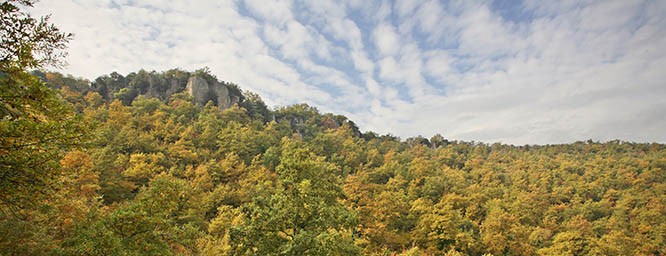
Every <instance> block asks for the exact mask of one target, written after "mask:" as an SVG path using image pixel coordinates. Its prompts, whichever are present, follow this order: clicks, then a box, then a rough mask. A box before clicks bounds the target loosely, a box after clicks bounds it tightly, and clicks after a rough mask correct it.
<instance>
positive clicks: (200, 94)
mask: <svg viewBox="0 0 666 256" xmlns="http://www.w3.org/2000/svg"><path fill="white" fill-rule="evenodd" d="M185 91H186V92H187V93H189V94H190V95H192V97H193V98H194V101H195V102H196V103H197V104H199V105H206V103H208V101H213V103H214V104H215V105H217V106H218V107H220V108H222V109H225V108H228V107H230V106H231V105H233V104H234V103H238V99H239V97H231V95H230V94H229V89H228V88H227V86H225V85H224V84H222V83H220V82H217V81H215V82H212V83H209V81H206V79H204V78H203V77H200V76H196V75H195V76H190V78H189V79H188V81H187V85H186V86H185Z"/></svg>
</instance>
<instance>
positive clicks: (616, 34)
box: [33, 0, 666, 144]
mask: <svg viewBox="0 0 666 256" xmlns="http://www.w3.org/2000/svg"><path fill="white" fill-rule="evenodd" d="M48 13H52V14H53V16H52V21H53V22H54V23H56V24H57V25H58V26H59V27H60V28H61V29H63V30H64V31H67V32H73V33H75V34H76V36H75V39H74V40H73V41H72V43H71V44H70V48H69V53H70V54H69V56H68V57H67V61H68V63H69V65H68V66H66V67H65V68H64V70H61V72H65V73H70V74H72V75H75V76H81V77H85V78H89V79H92V78H95V77H97V76H99V75H102V74H108V73H110V72H112V71H117V72H119V73H123V74H126V73H129V72H132V71H137V70H139V69H141V68H143V69H146V70H157V71H161V70H167V69H171V68H182V69H186V70H195V69H198V68H201V67H204V66H208V67H210V69H211V70H212V72H213V73H214V74H215V75H217V76H218V78H220V79H222V80H225V81H231V82H235V83H237V84H239V85H240V86H241V88H242V89H244V90H250V91H254V92H256V93H258V94H259V95H261V96H262V98H263V99H264V100H265V101H266V102H267V104H269V105H270V106H282V105H287V104H294V103H301V102H305V103H308V104H310V105H313V106H315V107H317V108H319V109H320V110H321V111H324V112H333V113H337V114H343V115H346V116H347V117H349V118H350V119H352V120H354V121H355V122H356V123H357V124H358V125H359V127H360V128H361V130H363V131H368V130H372V131H375V132H378V133H381V134H384V133H391V134H394V135H397V136H400V137H402V138H406V137H411V136H416V135H423V136H425V137H430V136H432V135H434V134H436V133H440V134H442V135H443V136H444V137H447V138H450V139H458V140H474V141H482V142H488V143H493V142H503V143H511V144H545V143H568V142H573V141H577V140H587V139H593V140H601V141H606V140H612V139H621V140H629V141H639V142H666V132H665V131H666V118H664V116H666V1H630V0H617V1H611V0H607V1H535V0H525V1H509V0H502V1H366V0H350V1H326V0H317V1H301V0H278V1H265V0H230V1H166V0H150V1H129V0H123V1H108V0H107V1H80V0H42V1H40V2H39V3H37V4H36V8H35V9H34V10H33V14H34V15H45V14H48Z"/></svg>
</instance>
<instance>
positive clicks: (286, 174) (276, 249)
mask: <svg viewBox="0 0 666 256" xmlns="http://www.w3.org/2000/svg"><path fill="white" fill-rule="evenodd" d="M335 172H336V170H335V166H333V165H331V164H329V163H326V162H325V161H324V158H322V157H319V156H316V155H314V154H313V153H311V152H310V151H309V150H308V149H307V148H305V147H303V145H302V143H300V142H296V141H291V140H287V139H285V140H283V142H282V154H281V157H280V164H279V165H278V166H277V168H276V173H277V175H278V180H279V186H278V190H277V192H275V193H271V194H265V195H258V196H255V197H254V198H253V200H252V202H250V203H249V204H247V205H244V206H243V207H242V211H243V212H244V214H245V216H246V220H245V223H246V224H245V225H244V226H241V227H238V229H237V230H238V231H239V233H238V234H239V236H240V241H239V245H238V248H237V250H238V251H236V253H249V254H259V255H353V254H358V253H359V250H358V248H357V247H356V246H355V245H354V244H353V241H352V237H351V229H352V228H353V227H354V226H355V222H356V217H355V214H354V213H353V212H351V211H350V210H349V209H347V208H345V207H344V206H343V205H342V204H341V203H340V201H339V200H340V199H342V197H343V194H342V189H341V187H340V182H339V180H338V178H337V177H336V176H335V175H333V174H334V173H335ZM232 239H234V237H233V236H232Z"/></svg>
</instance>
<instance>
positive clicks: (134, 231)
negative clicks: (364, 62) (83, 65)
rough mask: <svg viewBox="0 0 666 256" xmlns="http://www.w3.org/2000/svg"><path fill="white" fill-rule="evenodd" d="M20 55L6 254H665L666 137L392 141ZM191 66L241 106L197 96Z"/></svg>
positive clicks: (4, 108) (7, 166)
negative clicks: (208, 87) (522, 142)
mask: <svg viewBox="0 0 666 256" xmlns="http://www.w3.org/2000/svg"><path fill="white" fill-rule="evenodd" d="M15 2H20V3H24V2H25V3H30V1H10V2H6V3H4V4H3V6H2V7H3V12H5V11H7V12H18V9H12V8H10V7H12V6H14V5H13V4H14V3H15ZM3 14H4V13H3ZM3 22H5V17H4V16H3ZM17 22H18V21H17ZM49 33H51V35H54V36H60V37H61V38H60V40H58V38H52V39H54V40H56V41H58V42H61V41H62V39H66V38H67V37H66V35H65V34H61V33H60V32H59V31H57V30H55V31H54V30H51V32H48V33H47V34H46V35H49ZM26 44H27V45H30V44H29V43H26ZM56 46H57V45H56ZM3 47H4V46H3ZM17 49H23V50H18V51H17V54H16V55H13V56H12V55H8V57H7V58H4V57H3V60H2V61H3V63H2V70H1V71H0V82H1V86H2V90H1V92H0V99H2V102H1V103H2V105H0V114H1V115H2V116H1V119H0V143H1V144H0V188H1V189H0V232H1V233H2V235H0V254H2V255H50V254H56V255H359V254H363V255H483V254H486V255H664V254H666V249H664V248H666V196H665V195H666V146H665V145H663V144H656V143H652V144H648V143H632V142H624V141H610V142H605V143H599V142H593V141H587V142H576V143H572V144H564V145H532V146H513V145H503V144H492V145H489V144H484V143H474V142H461V141H450V140H447V139H446V138H445V137H444V136H441V135H436V136H433V137H432V138H430V139H428V138H423V137H416V138H408V139H406V140H404V141H403V140H400V139H398V138H396V137H393V136H390V135H381V136H380V135H377V134H375V133H373V132H365V133H361V132H360V131H359V129H358V127H356V125H355V124H354V123H353V122H352V121H351V120H348V119H347V118H345V117H344V116H340V115H334V114H330V113H320V112H319V111H318V110H317V109H316V108H314V107H312V106H308V105H306V104H298V105H292V106H285V107H280V108H277V109H273V110H271V109H268V108H267V107H266V105H265V104H264V103H263V101H262V100H261V98H260V97H259V96H258V95H256V94H253V93H250V92H245V91H242V90H241V89H240V88H239V87H238V86H235V85H234V84H232V83H224V82H220V81H218V80H217V78H216V77H214V76H210V74H209V73H207V71H206V69H202V70H199V71H195V72H192V73H190V72H187V71H182V70H178V69H175V70H169V71H165V72H146V71H138V72H135V73H131V74H128V75H125V76H123V75H120V74H117V73H111V74H110V75H106V76H102V77H100V78H98V79H95V80H94V81H92V82H90V81H86V80H82V79H77V78H74V77H72V76H64V75H62V74H59V73H53V72H46V71H38V72H32V73H30V72H28V70H29V69H31V68H35V67H37V68H39V67H42V64H40V63H42V62H41V60H39V59H31V58H32V57H34V56H28V55H29V54H30V51H29V50H25V49H24V48H21V47H18V48H17ZM25 56H28V57H27V58H26V57H25ZM193 74H194V75H200V76H206V75H208V76H206V78H205V79H207V83H209V84H223V85H224V86H228V87H227V88H228V91H229V95H238V100H237V101H236V102H235V103H234V104H232V105H231V106H228V107H220V106H217V105H215V102H213V101H212V100H211V101H210V102H209V103H207V104H198V103H197V101H196V100H195V99H194V97H193V96H192V95H191V94H189V93H187V92H185V91H183V90H184V88H185V86H186V84H187V80H188V78H189V77H190V76H191V75H193ZM172 81H175V82H172ZM171 85H174V88H176V89H177V90H175V91H172V93H167V91H168V89H169V88H170V87H171ZM151 90H153V91H152V93H150V91H151ZM167 94H168V97H167Z"/></svg>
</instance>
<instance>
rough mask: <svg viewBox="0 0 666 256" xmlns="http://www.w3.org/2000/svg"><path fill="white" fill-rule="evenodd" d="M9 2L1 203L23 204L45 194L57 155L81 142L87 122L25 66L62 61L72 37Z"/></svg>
mask: <svg viewBox="0 0 666 256" xmlns="http://www.w3.org/2000/svg"><path fill="white" fill-rule="evenodd" d="M18 4H21V5H25V6H28V7H31V6H32V4H33V1H30V0H19V1H6V2H4V3H2V4H0V11H1V12H2V29H1V31H0V35H1V36H2V39H1V40H2V44H1V48H0V49H1V50H0V54H1V55H0V85H1V86H2V90H0V204H3V205H5V206H10V207H23V206H24V205H25V204H27V203H29V202H34V200H32V199H33V198H34V197H35V196H39V195H43V194H45V193H47V191H48V190H49V185H51V183H52V182H53V181H54V178H55V177H56V176H57V174H58V172H59V163H58V161H59V159H60V157H62V155H63V154H64V153H65V152H66V151H67V150H68V149H69V148H71V147H72V146H75V145H79V144H81V143H82V141H83V140H82V139H83V136H84V126H83V125H82V123H81V122H80V120H79V118H78V117H77V116H75V113H74V112H73V111H72V109H71V107H70V106H68V105H67V104H66V103H65V102H64V101H63V100H62V99H61V98H60V97H58V96H57V94H56V92H55V91H53V90H51V89H49V88H47V87H46V86H45V85H44V83H43V82H41V81H40V80H39V79H38V78H37V77H35V76H33V75H31V74H29V73H28V72H27V71H26V70H25V69H27V68H38V67H42V66H43V65H47V64H58V57H61V56H62V55H63V54H62V53H60V50H62V49H63V48H64V47H65V45H66V43H67V42H68V40H69V38H70V37H71V35H69V34H64V33H60V32H59V30H58V29H57V28H56V27H54V26H53V25H50V24H48V17H44V18H41V19H40V20H36V19H34V18H31V17H30V16H29V15H28V14H26V13H24V12H22V11H21V9H20V8H19V7H18V6H17V5H18Z"/></svg>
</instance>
